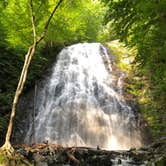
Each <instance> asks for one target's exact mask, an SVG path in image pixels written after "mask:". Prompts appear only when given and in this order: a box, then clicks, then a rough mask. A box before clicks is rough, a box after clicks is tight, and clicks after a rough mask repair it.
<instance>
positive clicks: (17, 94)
mask: <svg viewBox="0 0 166 166" xmlns="http://www.w3.org/2000/svg"><path fill="white" fill-rule="evenodd" d="M32 1H33V0H29V4H30V14H31V21H32V29H33V37H34V38H33V39H34V42H33V45H31V46H30V47H29V49H28V52H27V54H26V55H25V61H24V65H23V68H22V72H21V76H20V79H19V82H18V85H17V89H16V92H15V96H14V100H13V105H12V111H11V115H10V120H9V125H8V130H7V133H6V138H5V143H4V145H3V146H2V147H1V148H0V149H1V150H2V151H3V150H4V151H9V152H12V151H14V149H13V147H12V146H11V143H10V139H11V135H12V129H13V122H14V118H15V114H16V107H17V103H18V100H19V97H20V95H21V93H22V90H23V88H24V84H25V81H26V78H27V73H28V68H29V65H30V63H31V60H32V57H33V55H34V53H35V50H36V47H37V45H38V44H39V43H40V42H41V40H43V39H44V37H45V35H46V32H47V29H48V26H49V23H50V21H51V19H52V17H53V15H54V13H55V12H56V10H57V9H58V7H59V6H60V4H61V3H62V1H63V0H59V1H58V3H57V4H56V6H55V7H54V9H53V11H52V13H51V15H50V17H49V18H48V20H47V22H46V23H45V26H44V28H43V32H42V34H41V36H40V37H39V38H38V39H37V35H36V27H35V16H34V15H33V3H32Z"/></svg>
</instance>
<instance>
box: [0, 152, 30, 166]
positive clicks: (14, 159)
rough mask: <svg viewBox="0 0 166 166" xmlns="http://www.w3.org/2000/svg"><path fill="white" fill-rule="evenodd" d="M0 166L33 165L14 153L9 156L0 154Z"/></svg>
mask: <svg viewBox="0 0 166 166" xmlns="http://www.w3.org/2000/svg"><path fill="white" fill-rule="evenodd" d="M0 166H33V164H32V163H29V162H28V161H27V160H26V159H25V158H24V157H23V156H20V155H18V154H16V153H15V154H12V155H10V156H9V155H5V154H3V153H2V152H0Z"/></svg>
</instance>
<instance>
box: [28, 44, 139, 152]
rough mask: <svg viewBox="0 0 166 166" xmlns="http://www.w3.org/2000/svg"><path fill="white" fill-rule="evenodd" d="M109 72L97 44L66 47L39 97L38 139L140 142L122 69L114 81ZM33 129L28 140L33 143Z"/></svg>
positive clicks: (122, 145) (118, 145)
mask: <svg viewBox="0 0 166 166" xmlns="http://www.w3.org/2000/svg"><path fill="white" fill-rule="evenodd" d="M113 72H114V71H112V66H111V59H110V56H109V55H108V53H107V50H106V48H105V47H103V46H102V45H101V44H100V43H91V44H89V43H83V44H76V45H72V46H70V47H66V48H64V49H63V50H62V51H61V52H60V54H59V56H58V60H57V62H56V64H55V65H54V67H53V71H52V75H51V77H50V78H49V79H48V82H47V84H46V85H45V87H44V88H43V90H42V91H41V92H40V93H39V96H38V97H37V116H36V119H35V140H36V142H38V143H40V142H43V141H46V140H47V141H48V142H50V143H58V144H62V145H64V146H89V147H96V146H99V147H101V148H104V149H111V150H119V149H129V148H131V147H138V146H140V145H141V141H140V136H139V132H138V131H137V123H136V120H135V114H134V111H133V110H132V109H131V107H129V106H128V105H127V103H126V102H125V100H124V97H123V96H122V95H123V91H122V83H121V82H122V77H123V73H121V74H120V76H119V78H117V79H118V80H117V81H115V80H114V79H115V77H113ZM113 82H117V87H116V89H117V90H115V88H114V86H113V84H114V83H113ZM32 130H33V127H32V126H31V127H30V128H29V131H28V133H27V135H26V138H25V142H26V143H32V141H31V140H32V139H31V136H32V133H33V131H32Z"/></svg>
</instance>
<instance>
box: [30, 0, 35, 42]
mask: <svg viewBox="0 0 166 166" xmlns="http://www.w3.org/2000/svg"><path fill="white" fill-rule="evenodd" d="M29 3H30V14H31V21H32V29H33V37H34V42H36V28H35V16H34V15H33V2H32V0H30V1H29Z"/></svg>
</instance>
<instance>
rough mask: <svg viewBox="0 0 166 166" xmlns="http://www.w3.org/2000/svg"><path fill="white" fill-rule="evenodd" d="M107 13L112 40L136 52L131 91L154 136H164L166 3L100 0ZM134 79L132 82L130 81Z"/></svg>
mask: <svg viewBox="0 0 166 166" xmlns="http://www.w3.org/2000/svg"><path fill="white" fill-rule="evenodd" d="M103 1H104V2H105V3H106V4H107V5H108V6H109V10H108V11H107V15H106V18H105V21H106V22H109V24H110V27H111V30H112V34H113V35H114V38H118V39H120V40H121V41H123V42H125V43H126V45H127V46H130V47H132V48H134V49H136V50H137V54H136V56H135V63H134V64H133V74H131V76H130V81H131V83H133V86H132V88H131V87H130V88H131V89H130V92H132V93H135V95H136V96H137V97H138V100H139V103H140V108H141V110H142V112H143V114H144V116H145V118H146V119H147V120H148V122H149V124H150V125H151V127H152V129H153V134H154V136H161V135H165V127H166V124H165V121H166V113H165V111H166V103H165V101H166V65H165V64H166V31H165V29H166V22H165V21H166V1H165V0H103ZM133 76H134V77H137V78H136V79H135V80H132V78H134V77H133Z"/></svg>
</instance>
